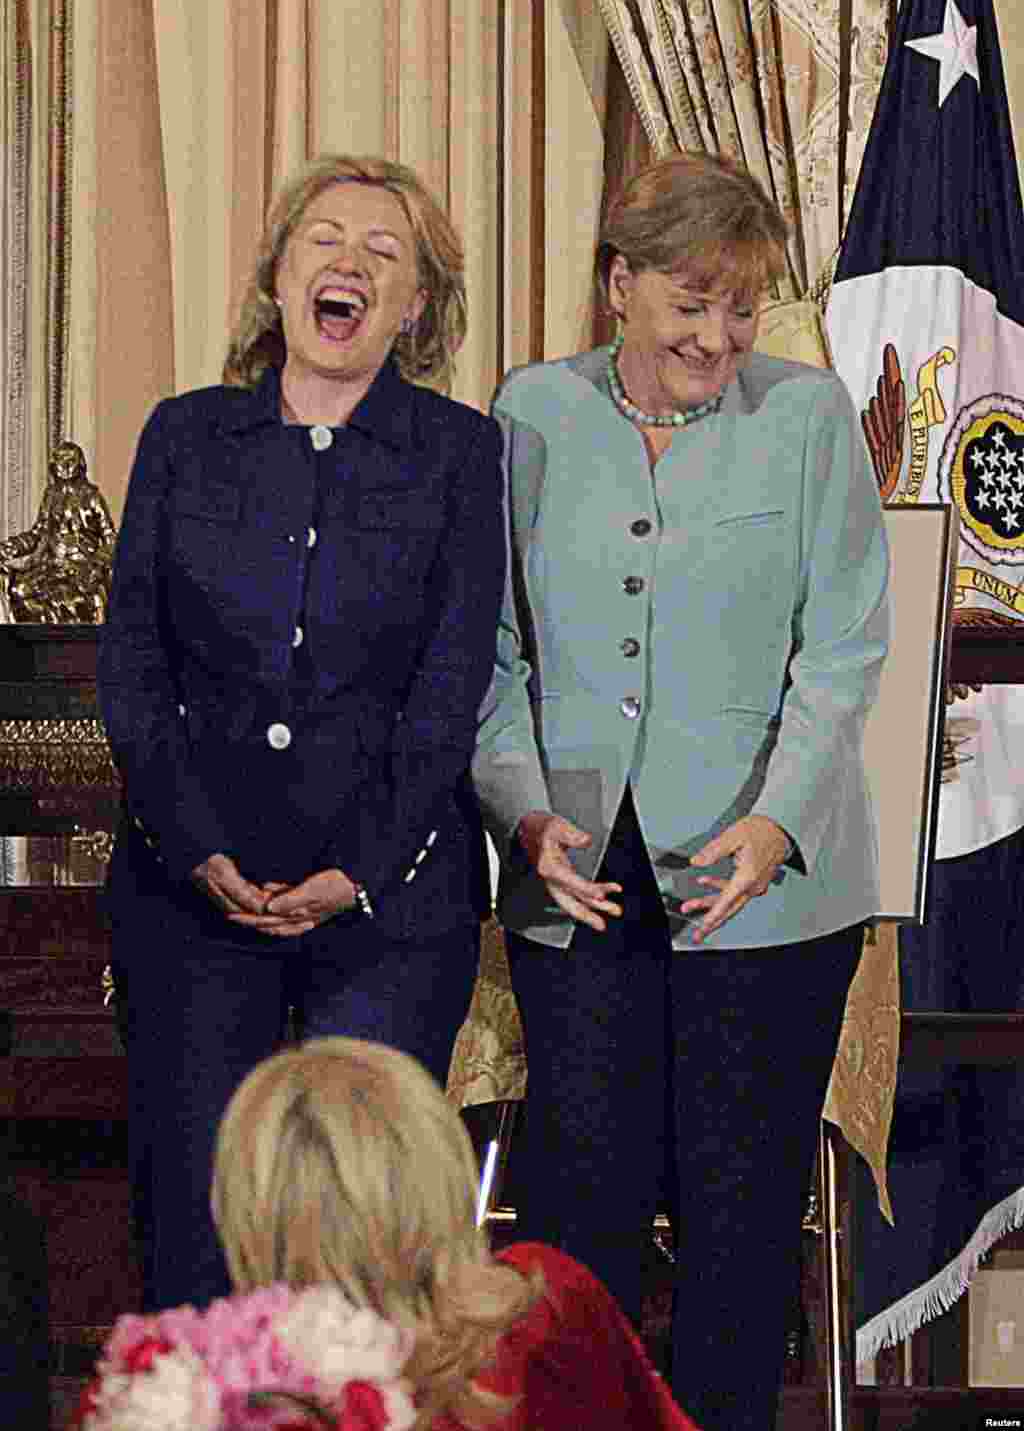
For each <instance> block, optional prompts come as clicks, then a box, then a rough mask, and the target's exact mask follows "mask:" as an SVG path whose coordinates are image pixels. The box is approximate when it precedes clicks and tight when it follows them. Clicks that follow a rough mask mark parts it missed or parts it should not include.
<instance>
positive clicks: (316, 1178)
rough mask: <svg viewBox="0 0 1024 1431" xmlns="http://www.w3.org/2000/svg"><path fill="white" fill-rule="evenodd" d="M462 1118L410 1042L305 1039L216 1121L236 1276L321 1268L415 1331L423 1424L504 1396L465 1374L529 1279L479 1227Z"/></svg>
mask: <svg viewBox="0 0 1024 1431" xmlns="http://www.w3.org/2000/svg"><path fill="white" fill-rule="evenodd" d="M478 1176H479V1174H478V1169H477V1164H476V1158H475V1156H474V1153H473V1148H472V1145H471V1143H470V1141H469V1137H468V1135H467V1133H466V1130H465V1128H464V1127H463V1124H462V1120H461V1118H460V1117H459V1115H458V1113H457V1112H456V1110H455V1109H454V1107H453V1106H452V1105H451V1104H450V1103H449V1101H448V1099H447V1098H446V1097H445V1095H444V1093H443V1092H442V1091H441V1089H440V1087H439V1086H438V1085H437V1084H436V1083H435V1082H434V1080H433V1078H432V1077H431V1076H430V1074H428V1073H427V1071H426V1070H425V1069H424V1068H422V1067H421V1065H420V1064H418V1063H417V1062H416V1060H415V1059H413V1058H410V1057H409V1056H408V1055H406V1054H403V1053H400V1052H398V1050H396V1049H392V1048H388V1047H386V1046H385V1045H383V1044H375V1043H365V1042H362V1041H360V1040H357V1039H349V1038H329V1039H317V1040H313V1041H311V1042H309V1043H307V1044H305V1045H303V1046H302V1047H299V1048H295V1049H290V1050H287V1051H285V1052H283V1053H279V1054H276V1055H275V1056H274V1057H272V1058H269V1059H267V1060H266V1061H265V1062H264V1063H261V1064H259V1065H258V1066H257V1067H256V1068H255V1069H253V1071H252V1072H251V1073H250V1074H249V1076H248V1077H247V1078H246V1079H245V1081H244V1082H243V1083H242V1084H241V1086H240V1087H239V1088H238V1090H237V1092H236V1093H235V1095H234V1097H233V1098H232V1100H231V1102H230V1103H229V1105H228V1108H227V1111H226V1112H225V1114H224V1118H223V1121H222V1122H221V1125H220V1131H219V1134H218V1139H217V1150H216V1156H215V1160H214V1176H213V1195H212V1206H213V1216H214V1220H215V1222H216V1224H217V1230H218V1232H219V1235H220V1239H221V1242H222V1244H223V1246H224V1252H225V1255H226V1257H227V1262H228V1267H229V1268H230V1271H231V1277H232V1280H233V1282H234V1284H235V1287H236V1288H237V1289H238V1290H239V1291H248V1290H249V1289H251V1288H253V1287H258V1286H264V1285H267V1284H269V1283H272V1282H286V1283H288V1284H289V1285H291V1286H293V1287H302V1286H308V1285H310V1284H312V1283H317V1282H333V1283H335V1284H336V1285H337V1286H339V1287H340V1288H341V1289H342V1291H343V1292H344V1293H345V1294H346V1295H347V1296H348V1297H349V1298H350V1299H351V1301H352V1302H354V1303H355V1304H356V1305H357V1306H366V1307H372V1308H373V1310H374V1311H376V1312H378V1313H380V1314H381V1315H382V1316H385V1317H387V1318H389V1319H390V1320H392V1321H393V1322H395V1323H396V1324H398V1325H401V1326H405V1327H411V1328H413V1329H414V1330H415V1332H416V1334H417V1341H416V1350H415V1351H414V1353H413V1356H412V1358H411V1361H410V1363H409V1366H408V1368H407V1373H408V1375H409V1376H410V1378H411V1379H412V1381H413V1383H414V1385H415V1387H416V1392H417V1404H418V1405H419V1406H420V1408H421V1413H422V1414H421V1420H420V1422H419V1424H420V1425H421V1426H423V1427H427V1426H429V1425H430V1424H431V1422H432V1421H433V1420H434V1418H435V1417H436V1416H438V1415H439V1414H441V1413H442V1412H444V1411H450V1412H451V1413H452V1414H453V1415H455V1416H456V1417H457V1418H458V1419H459V1420H461V1421H462V1422H463V1423H464V1424H465V1425H466V1426H471V1427H477V1426H479V1427H482V1426H486V1425H490V1424H493V1423H494V1421H495V1420H496V1419H499V1418H500V1416H502V1415H504V1414H505V1412H506V1411H507V1410H508V1409H509V1403H508V1401H507V1400H506V1399H504V1398H498V1397H496V1396H493V1395H492V1394H491V1393H489V1392H486V1391H484V1390H482V1389H480V1388H477V1387H475V1386H474V1385H473V1378H474V1376H476V1375H477V1374H478V1373H479V1372H480V1371H481V1370H482V1369H483V1367H484V1366H485V1365H487V1363H488V1362H489V1361H490V1360H491V1358H492V1356H493V1353H494V1349H495V1346H496V1343H497V1340H498V1338H499V1336H500V1335H501V1334H502V1333H503V1332H505V1331H506V1330H507V1329H508V1328H509V1327H511V1326H512V1325H513V1324H514V1323H516V1322H517V1321H519V1320H520V1319H521V1318H522V1317H523V1316H524V1315H525V1314H526V1313H527V1312H528V1311H529V1309H530V1308H531V1307H532V1306H533V1304H534V1302H535V1301H536V1300H537V1297H538V1296H539V1295H540V1284H538V1283H531V1282H528V1281H527V1280H525V1279H524V1278H523V1277H522V1276H520V1274H519V1273H517V1272H515V1271H514V1270H513V1269H512V1268H510V1267H505V1266H503V1265H502V1264H501V1263H497V1262H495V1261H494V1260H493V1258H492V1256H491V1253H490V1250H489V1248H488V1245H487V1242H486V1239H485V1236H484V1234H483V1232H482V1231H481V1230H480V1229H478V1228H477V1227H476V1223H475V1213H476V1192H477V1182H478Z"/></svg>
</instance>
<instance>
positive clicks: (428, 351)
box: [223, 154, 466, 391]
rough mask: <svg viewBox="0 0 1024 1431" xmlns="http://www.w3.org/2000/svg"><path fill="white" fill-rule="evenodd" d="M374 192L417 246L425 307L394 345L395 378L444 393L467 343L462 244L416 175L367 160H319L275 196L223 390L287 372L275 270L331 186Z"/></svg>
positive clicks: (326, 156)
mask: <svg viewBox="0 0 1024 1431" xmlns="http://www.w3.org/2000/svg"><path fill="white" fill-rule="evenodd" d="M346 181H354V182H356V183H360V184H373V185H376V186H377V187H378V188H381V189H386V190H387V191H388V193H390V194H394V196H395V198H396V199H397V200H398V202H399V203H400V204H401V205H402V208H403V210H404V211H405V216H406V218H407V219H408V220H409V226H410V228H411V229H412V232H413V238H414V239H415V243H416V268H417V276H418V281H419V286H420V288H422V289H424V290H425V291H426V294H427V302H426V305H425V307H424V309H423V312H422V313H421V314H420V317H419V319H418V320H417V322H416V323H415V324H414V326H413V328H412V330H411V332H409V333H400V334H399V335H398V337H397V338H396V339H395V346H394V354H395V358H396V360H397V362H398V367H399V370H400V371H401V373H402V376H403V377H404V378H407V379H408V380H409V381H410V382H421V383H431V384H432V385H434V386H436V387H439V388H441V389H442V390H444V391H447V390H448V389H449V388H450V387H451V381H452V377H453V375H454V372H455V354H456V353H457V352H458V350H459V348H460V347H461V346H462V343H463V340H464V338H465V336H466V284H465V278H464V268H465V261H464V258H463V252H462V243H461V241H460V239H459V236H458V234H457V233H456V232H455V229H454V227H453V226H452V223H451V220H450V219H449V218H448V215H447V214H446V213H445V212H444V210H443V209H442V208H441V206H440V204H439V203H438V202H437V200H436V199H435V198H434V197H433V195H432V194H431V193H430V191H429V190H428V189H427V187H426V186H425V185H424V184H423V183H422V182H421V181H420V179H419V178H418V177H417V175H416V174H414V173H413V171H412V170H411V169H409V168H407V167H406V166H405V165H404V164H393V163H391V162H390V160H388V159H378V158H374V157H372V156H363V157H353V156H352V155H350V154H323V155H321V156H320V157H319V158H318V159H313V160H311V161H310V163H308V164H307V165H306V166H305V167H304V168H303V169H300V170H299V172H298V173H297V174H296V175H294V177H293V178H291V179H290V180H289V181H288V182H287V183H286V184H285V186H284V188H283V189H282V190H281V192H280V193H279V194H278V196H277V199H276V200H275V202H274V205H273V207H272V208H271V210H270V213H269V215H268V217H267V226H266V229H265V231H264V234H263V239H262V241H261V243H260V247H259V252H258V254H257V256H256V270H255V272H254V274H253V275H252V277H251V278H250V280H249V283H248V286H247V288H246V291H245V296H244V298H243V300H242V308H241V312H240V313H239V316H238V321H237V323H236V324H235V327H234V330H233V332H232V334H231V339H230V342H229V344H228V355H227V358H226V360H225V363H224V373H223V379H224V382H225V383H227V384H229V385H230V386H232V387H254V386H255V385H256V383H257V382H258V381H259V378H260V374H261V373H262V372H263V371H264V369H266V368H267V367H271V366H273V367H277V368H281V367H283V366H284V361H285V357H286V356H287V354H286V349H285V341H284V333H283V331H282V327H281V314H280V311H279V309H278V307H277V304H276V303H275V301H274V297H275V290H276V284H277V268H278V264H279V263H280V262H281V256H282V254H283V253H284V248H285V244H286V243H287V242H288V239H289V238H290V237H291V235H292V233H293V232H294V230H295V228H296V227H297V225H298V224H299V223H300V221H301V219H302V216H303V214H304V213H305V212H306V210H307V209H308V208H309V205H310V204H311V203H312V202H313V200H314V199H316V198H318V197H319V196H320V195H321V194H322V193H323V192H324V190H325V189H327V188H329V187H330V186H331V185H332V184H337V183H344V182H346Z"/></svg>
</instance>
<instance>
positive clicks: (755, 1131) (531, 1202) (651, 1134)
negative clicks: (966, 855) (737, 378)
mask: <svg viewBox="0 0 1024 1431" xmlns="http://www.w3.org/2000/svg"><path fill="white" fill-rule="evenodd" d="M600 877H601V878H602V879H609V880H611V879H616V880H619V881H620V882H621V883H622V884H623V886H624V889H625V895H624V908H625V911H626V912H625V914H624V917H623V918H622V920H619V921H614V922H610V924H609V928H608V930H607V932H606V933H604V934H597V933H596V932H594V931H592V930H590V929H588V928H587V927H586V926H582V925H581V926H579V927H578V928H577V929H576V931H575V934H574V936H573V940H572V944H571V946H570V948H569V949H568V950H561V949H549V948H546V947H544V946H542V945H539V944H536V943H533V942H531V941H529V940H526V939H523V938H521V937H520V936H517V935H515V934H512V933H510V934H509V936H508V945H509V958H510V964H511V968H512V981H513V986H514V988H515V993H516V997H517V999H518V1001H519V1008H520V1011H521V1014H522V1019H523V1029H524V1035H525V1041H526V1054H527V1060H528V1064H529V1081H528V1088H527V1107H526V1118H525V1124H524V1127H523V1135H522V1140H521V1142H520V1143H517V1146H516V1152H515V1157H516V1159H517V1174H518V1176H517V1182H518V1184H519V1203H520V1206H519V1208H518V1209H517V1211H518V1213H519V1218H518V1219H517V1233H518V1234H521V1235H522V1236H523V1237H525V1238H530V1239H537V1240H539V1241H543V1242H550V1243H553V1244H554V1245H555V1246H557V1247H561V1248H563V1249H564V1250H565V1251H567V1252H569V1253H570V1254H571V1255H573V1256H574V1257H578V1258H579V1259H580V1261H582V1262H584V1263H586V1264H587V1265H588V1266H589V1267H591V1268H592V1270H593V1271H594V1272H595V1273H596V1274H597V1275H598V1276H599V1277H601V1279H602V1280H603V1281H604V1282H605V1283H606V1284H607V1286H608V1287H609V1288H610V1289H611V1291H612V1292H613V1293H614V1295H615V1296H616V1297H617V1298H618V1300H619V1301H620V1303H621V1304H622V1306H623V1308H624V1309H625V1311H626V1312H627V1313H628V1314H629V1315H630V1316H631V1317H633V1318H634V1320H638V1319H639V1315H640V1310H641V1297H642V1285H641V1276H642V1262H643V1257H642V1251H643V1245H644V1240H645V1238H646V1237H647V1236H649V1228H650V1224H651V1220H652V1218H653V1216H654V1214H655V1212H656V1211H658V1201H659V1189H660V1188H661V1187H662V1186H663V1187H664V1189H665V1200H666V1207H665V1210H666V1211H667V1212H668V1213H669V1215H670V1217H671V1219H672V1223H673V1229H674V1237H675V1248H676V1263H677V1273H678V1275H677V1279H676V1292H675V1309H674V1315H673V1359H672V1388H673V1391H674V1393H675V1395H676V1397H677V1399H678V1400H679V1401H680V1403H681V1404H682V1406H683V1407H684V1408H685V1409H686V1410H687V1411H688V1412H689V1414H690V1415H691V1416H692V1417H693V1418H694V1420H695V1421H696V1422H697V1424H698V1425H699V1426H700V1427H701V1428H702V1431H746V1428H749V1431H769V1428H771V1427H773V1426H774V1424H775V1408H776V1403H777V1397H778V1387H779V1381H780V1377H781V1370H782V1360H783V1354H784V1337H785V1330H786V1326H785V1323H786V1316H787V1312H788V1310H789V1308H790V1306H791V1305H792V1293H793V1287H794V1282H795V1278H796V1264H797V1260H798V1258H799V1253H800V1237H801V1231H800V1222H801V1214H802V1212H803V1210H804V1206H805V1204H806V1196H807V1191H808V1187H809V1179H810V1174H811V1169H812V1165H813V1160H814V1153H815V1147H816V1143H817V1137H818V1126H819V1120H820V1116H821V1108H822V1103H823V1101H824V1096H825V1091H826V1089H827V1086H828V1080H829V1073H830V1070H831V1066H832V1060H833V1058H834V1056H835V1050H836V1044H837V1041H838V1036H839V1028H840V1024H841V1022H842V1015H843V1009H844V1005H845V999H846V992H847V988H848V986H849V983H850V980H851V978H852V977H853V973H854V971H855V969H856V966H857V961H858V958H859V956H860V950H861V944H862V938H863V931H862V928H861V926H859V925H858V926H856V927H855V928H852V929H847V930H843V931H840V932H839V933H836V934H830V935H826V936H824V937H821V938H817V939H810V940H807V941H805V942H802V943H800V944H790V945H784V946H780V947H777V948H765V949H754V950H734V951H726V952H722V953H708V952H704V951H702V950H700V949H697V948H694V949H692V950H687V951H681V952H678V953H674V952H673V951H672V949H671V945H670V942H669V932H668V924H667V921H666V918H665V915H664V911H663V907H662V904H661V898H660V895H659V894H658V890H657V886H656V884H655V882H654V877H653V874H652V872H651V870H650V864H649V861H648V860H647V857H646V852H645V850H644V848H643V843H642V837H641V836H640V831H639V827H638V825H637V823H636V818H635V814H634V813H633V807H632V804H631V802H629V799H628V794H627V803H626V804H625V806H624V809H623V812H622V814H621V815H620V818H619V821H618V823H617V825H616V830H615V835H614V837H613V842H612V845H611V847H610V849H609V852H608V856H607V858H606V861H605V865H604V873H603V874H602V875H601V876H600Z"/></svg>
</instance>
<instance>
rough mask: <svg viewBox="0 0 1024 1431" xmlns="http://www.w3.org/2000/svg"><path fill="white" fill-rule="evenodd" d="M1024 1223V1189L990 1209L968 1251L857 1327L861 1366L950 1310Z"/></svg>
mask: <svg viewBox="0 0 1024 1431" xmlns="http://www.w3.org/2000/svg"><path fill="white" fill-rule="evenodd" d="M1022 1224H1024V1188H1018V1190H1017V1191H1016V1192H1015V1193H1011V1194H1010V1196H1009V1197H1007V1198H1004V1199H1003V1201H1002V1202H998V1203H996V1205H995V1207H993V1208H990V1209H989V1211H988V1212H987V1213H986V1214H985V1216H984V1217H983V1218H982V1219H981V1221H980V1222H979V1223H978V1226H977V1227H976V1229H975V1230H974V1232H973V1234H972V1235H971V1238H970V1240H969V1241H968V1242H967V1244H966V1246H965V1247H964V1250H963V1251H962V1252H961V1253H960V1255H959V1256H958V1257H954V1258H953V1260H952V1261H951V1262H948V1263H947V1264H946V1266H945V1267H943V1269H942V1271H941V1272H937V1273H936V1275H935V1276H934V1277H931V1278H929V1280H928V1281H927V1282H924V1283H922V1285H921V1286H920V1287H918V1288H916V1289H915V1290H914V1291H913V1292H909V1293H908V1294H907V1295H906V1296H905V1297H901V1298H900V1299H899V1301H898V1302H893V1303H892V1305H891V1306H889V1307H886V1308H885V1310H884V1311H881V1312H879V1313H878V1315H877V1316H875V1317H872V1318H871V1320H870V1321H869V1322H865V1323H864V1325H863V1326H862V1327H859V1328H858V1330H857V1365H858V1366H860V1365H862V1364H863V1363H864V1362H868V1361H871V1359H872V1358H873V1357H874V1355H875V1353H876V1352H879V1351H881V1350H882V1348H883V1347H893V1346H896V1344H897V1343H898V1342H902V1341H904V1340H905V1339H906V1338H907V1337H909V1336H911V1335H912V1334H913V1333H914V1332H916V1331H917V1329H918V1328H919V1327H922V1326H923V1325H924V1324H925V1322H930V1321H931V1320H932V1319H933V1318H934V1317H938V1316H941V1314H942V1313H943V1312H947V1311H948V1310H949V1308H950V1307H952V1305H953V1303H954V1302H956V1301H958V1300H959V1299H960V1298H961V1297H962V1296H963V1294H964V1293H965V1292H966V1291H967V1288H968V1287H969V1286H970V1284H971V1280H972V1278H973V1277H974V1274H975V1272H977V1270H978V1265H979V1263H980V1262H981V1261H982V1259H983V1258H984V1257H985V1256H987V1254H988V1253H989V1252H990V1251H991V1250H992V1248H993V1247H994V1246H995V1244H996V1243H997V1242H998V1241H999V1240H1000V1238H1003V1237H1005V1236H1006V1234H1007V1233H1008V1232H1014V1231H1016V1229H1017V1228H1019V1227H1020V1226H1021V1225H1022Z"/></svg>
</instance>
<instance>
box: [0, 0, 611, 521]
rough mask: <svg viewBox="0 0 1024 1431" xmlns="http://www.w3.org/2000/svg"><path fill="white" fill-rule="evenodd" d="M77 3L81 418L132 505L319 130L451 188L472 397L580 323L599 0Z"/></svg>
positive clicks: (337, 143) (331, 146)
mask: <svg viewBox="0 0 1024 1431" xmlns="http://www.w3.org/2000/svg"><path fill="white" fill-rule="evenodd" d="M5 3H7V4H8V5H10V4H11V3H13V0H5ZM68 3H69V7H70V10H71V12H72V15H73V29H74V52H75V58H76V63H75V69H74V96H75V110H76V127H75V136H74V165H73V172H72V177H71V212H72V215H73V224H74V231H75V241H74V245H73V249H72V253H71V258H70V268H71V276H70V291H71V299H70V313H69V320H68V324H67V334H68V344H69V354H68V379H67V400H66V406H67V426H68V435H70V436H72V437H74V438H75V440H77V441H78V442H79V443H81V445H82V446H83V447H84V448H85V450H86V452H87V454H88V455H89V457H90V467H91V475H92V476H93V477H94V479H95V480H96V481H97V483H98V484H99V486H100V487H101V488H102V490H103V491H104V494H105V495H106V497H107V499H108V501H109V503H110V505H111V508H112V510H113V511H114V513H115V516H116V515H117V513H119V511H120V507H121V503H122V501H123V495H124V489H125V485H126V482H127V476H128V470H129V466H130V461H131V454H132V450H133V447H134V443H135V440H136V438H137V435H138V432H139V429H140V427H141V425H142V423H143V421H144V419H145V416H146V413H147V412H148V410H149V408H150V407H151V406H152V404H153V403H154V402H155V401H156V400H157V399H158V398H159V397H161V396H163V395H165V394H167V393H169V392H173V391H181V390H183V389H186V388H191V387H196V386H198V385H201V384H204V383H212V382H216V381H218V379H219V374H220V368H221V362H222V359H223V354H224V350H225V345H226V339H227V333H228V330H229V326H230V322H231V317H232V314H233V311H234V308H235V305H236V304H237V302H238V300H239V297H240V292H241V289H242V286H243V284H244V282H245V279H246V277H247V274H248V271H249V266H250V263H251V260H252V256H253V252H254V249H255V245H256V241H257V239H258V236H259V233H260V230H261V228H262V224H263V218H264V214H265V212H266V209H267V206H268V204H269V202H270V199H271V196H272V194H273V193H274V191H275V189H276V187H277V186H278V184H279V183H280V182H281V180H282V179H283V178H284V177H285V176H286V175H287V174H289V173H290V172H291V171H292V170H294V169H295V168H296V167H297V166H298V165H299V164H300V163H302V162H303V160H305V159H306V158H307V157H310V156H312V155H314V154H316V153H319V152H322V151H325V150H334V151H348V152H354V153H375V154H384V155H386V156H387V157H389V158H393V159H398V160H401V161H402V162H403V163H407V164H410V165H411V166H412V167H413V168H415V169H416V170H417V171H418V173H419V174H420V175H421V176H422V177H423V178H424V179H425V180H426V182H427V183H428V184H429V185H430V186H431V188H432V189H433V191H434V192H435V193H436V194H437V195H438V196H439V198H440V199H441V200H442V202H444V203H445V204H446V205H447V207H448V209H449V212H450V213H451V215H452V217H453V219H454V220H455V223H456V225H457V226H458V228H459V230H460V231H461V233H462V234H463V237H464V240H465V245H466V257H467V285H468V289H469V306H470V328H469V337H468V339H467V342H466V345H465V347H464V349H463V351H462V354H461V355H460V359H459V366H458V376H457V381H456V388H455V396H456V397H459V398H461V399H463V400H464V401H467V402H471V403H474V404H476V405H478V406H486V404H487V402H488V401H489V399H490V395H491V393H492V391H493V389H494V386H495V384H496V382H497V380H498V378H499V376H500V375H501V373H502V372H503V371H504V370H505V369H506V368H507V367H509V366H511V365H512V364H514V363H521V362H526V361H528V360H530V359H535V358H541V357H544V356H548V355H552V354H556V353H564V352H566V351H569V350H571V349H573V348H575V347H578V346H580V343H581V337H582V335H584V334H585V333H586V331H587V325H588V321H589V293H590V286H589V269H590V255H591V250H592V246H593V239H594V234H595V230H596V222H597V213H598V208H599V204H600V197H601V195H600V187H601V175H602V153H603V136H602V112H601V105H602V102H603V94H604V65H605V63H606V58H607V52H608V42H607V36H606V34H605V31H604V26H603V22H602V21H601V17H600V15H599V14H598V13H597V12H596V11H595V10H594V8H593V6H592V5H591V4H590V3H589V0H560V3H558V4H549V5H544V4H541V3H539V0H380V3H378V4H374V5H367V4H365V3H364V0H222V3H216V4H209V5H207V4H202V5H200V4H186V5H182V4H181V3H180V0H137V3H134V4H132V5H129V6H126V5H124V4H121V3H118V0H73V3H71V0H68ZM36 4H37V8H38V0H36Z"/></svg>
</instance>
